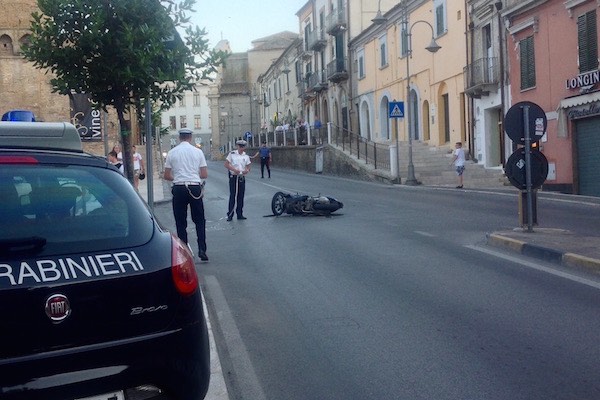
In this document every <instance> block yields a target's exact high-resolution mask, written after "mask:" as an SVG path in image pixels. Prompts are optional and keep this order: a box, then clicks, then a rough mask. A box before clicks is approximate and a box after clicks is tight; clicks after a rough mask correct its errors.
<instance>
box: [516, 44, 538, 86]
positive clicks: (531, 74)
mask: <svg viewBox="0 0 600 400" xmlns="http://www.w3.org/2000/svg"><path fill="white" fill-rule="evenodd" d="M519 49H520V55H521V90H524V89H529V88H532V87H534V86H535V83H536V82H535V49H534V46H533V36H529V37H527V38H525V39H523V40H521V41H520V42H519Z"/></svg>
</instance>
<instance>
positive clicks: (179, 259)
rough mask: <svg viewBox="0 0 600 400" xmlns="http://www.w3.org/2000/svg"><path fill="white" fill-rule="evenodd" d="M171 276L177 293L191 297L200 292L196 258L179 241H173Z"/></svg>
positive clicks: (174, 239) (173, 239)
mask: <svg viewBox="0 0 600 400" xmlns="http://www.w3.org/2000/svg"><path fill="white" fill-rule="evenodd" d="M171 243H172V252H171V254H172V255H171V257H172V258H171V274H172V276H173V283H174V284H175V287H176V288H177V291H178V292H179V293H181V294H182V295H184V296H189V295H191V294H193V293H195V292H196V290H198V275H197V274H196V267H195V265H194V257H193V256H192V254H191V253H190V251H189V249H188V247H187V246H186V245H185V244H184V243H182V242H181V241H180V240H179V239H177V238H175V237H173V238H172V239H171Z"/></svg>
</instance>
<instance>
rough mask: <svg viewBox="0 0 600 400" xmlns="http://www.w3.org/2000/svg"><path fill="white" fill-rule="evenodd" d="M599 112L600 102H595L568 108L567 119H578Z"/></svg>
mask: <svg viewBox="0 0 600 400" xmlns="http://www.w3.org/2000/svg"><path fill="white" fill-rule="evenodd" d="M599 114H600V103H598V102H595V103H591V104H588V105H586V106H584V107H577V108H572V109H570V110H569V112H568V115H569V119H579V118H587V117H593V116H595V115H599Z"/></svg>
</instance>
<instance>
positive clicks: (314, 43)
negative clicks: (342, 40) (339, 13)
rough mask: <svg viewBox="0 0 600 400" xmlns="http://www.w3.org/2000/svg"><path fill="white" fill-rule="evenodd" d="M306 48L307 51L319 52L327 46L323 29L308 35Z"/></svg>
mask: <svg viewBox="0 0 600 400" xmlns="http://www.w3.org/2000/svg"><path fill="white" fill-rule="evenodd" d="M306 46H307V47H308V49H309V50H315V51H319V50H322V49H324V48H325V46H327V38H326V37H325V32H323V29H315V30H313V31H312V32H310V33H309V34H308V43H306Z"/></svg>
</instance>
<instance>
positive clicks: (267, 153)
mask: <svg viewBox="0 0 600 400" xmlns="http://www.w3.org/2000/svg"><path fill="white" fill-rule="evenodd" d="M259 155H260V177H261V178H264V177H265V166H266V167H267V172H268V174H269V179H271V161H273V158H272V156H271V148H270V147H268V146H267V142H266V141H264V140H263V142H262V145H261V146H260V148H259V149H258V151H257V152H256V154H255V155H253V156H252V157H250V158H252V159H254V158H256V157H258V156H259Z"/></svg>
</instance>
